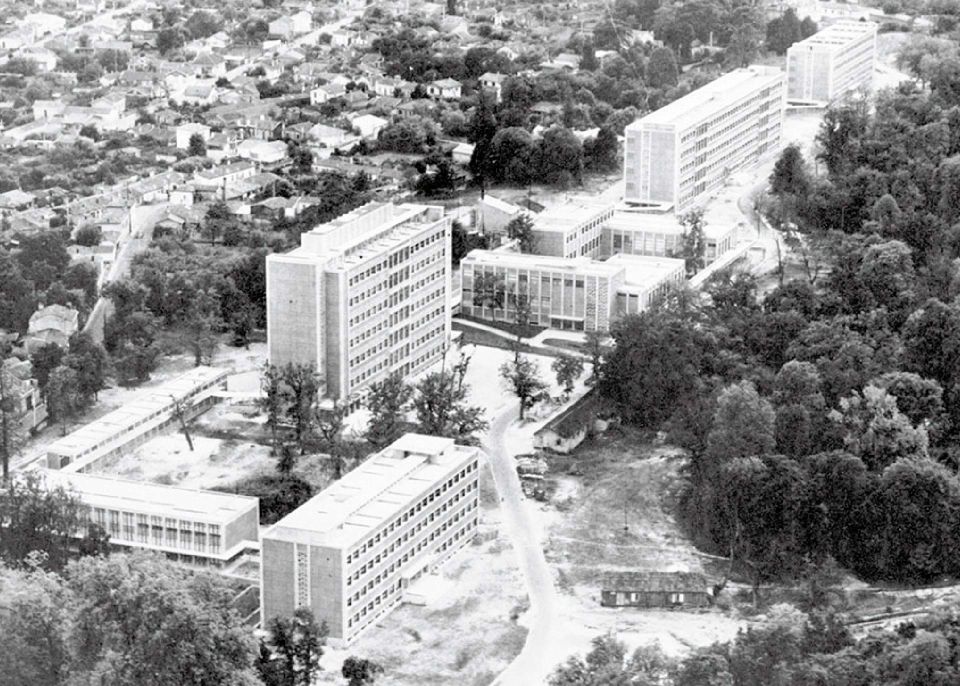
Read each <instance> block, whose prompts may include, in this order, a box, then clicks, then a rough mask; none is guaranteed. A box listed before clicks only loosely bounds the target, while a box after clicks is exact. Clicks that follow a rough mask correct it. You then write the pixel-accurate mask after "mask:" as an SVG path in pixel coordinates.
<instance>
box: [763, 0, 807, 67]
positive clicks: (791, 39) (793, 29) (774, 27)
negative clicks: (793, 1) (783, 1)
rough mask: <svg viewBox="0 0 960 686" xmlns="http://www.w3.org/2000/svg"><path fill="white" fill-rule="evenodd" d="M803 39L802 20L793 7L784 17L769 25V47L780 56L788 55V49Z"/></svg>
mask: <svg viewBox="0 0 960 686" xmlns="http://www.w3.org/2000/svg"><path fill="white" fill-rule="evenodd" d="M802 37H803V35H802V31H801V27H800V19H799V18H798V17H797V12H796V10H794V9H793V8H792V7H790V8H788V9H787V10H786V11H785V12H784V13H783V16H781V17H776V18H774V19H772V20H771V21H770V22H769V23H767V47H768V48H769V49H770V50H772V51H774V52H775V53H777V54H778V55H784V54H786V52H787V49H788V48H789V47H790V46H791V45H793V44H794V43H796V42H797V41H799V40H800V39H801V38H802Z"/></svg>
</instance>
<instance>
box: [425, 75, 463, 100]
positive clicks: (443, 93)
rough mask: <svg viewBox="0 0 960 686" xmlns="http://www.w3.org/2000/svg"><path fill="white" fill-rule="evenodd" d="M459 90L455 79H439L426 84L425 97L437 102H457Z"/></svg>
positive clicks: (458, 84) (459, 85) (460, 86)
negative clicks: (434, 99)
mask: <svg viewBox="0 0 960 686" xmlns="http://www.w3.org/2000/svg"><path fill="white" fill-rule="evenodd" d="M461 88H462V85H461V83H460V82H459V81H457V80H456V79H440V80H438V81H431V82H430V83H428V84H427V95H429V96H430V97H431V98H437V99H439V100H459V99H460V94H461Z"/></svg>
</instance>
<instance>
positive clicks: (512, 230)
mask: <svg viewBox="0 0 960 686" xmlns="http://www.w3.org/2000/svg"><path fill="white" fill-rule="evenodd" d="M505 230H506V233H507V238H509V239H511V240H514V239H516V240H517V242H518V245H519V246H520V252H522V253H529V252H532V251H533V244H534V237H533V220H532V219H531V218H530V215H529V214H527V213H526V212H521V213H520V214H518V215H517V216H516V217H514V218H513V219H511V220H510V221H509V222H507V226H506V228H505Z"/></svg>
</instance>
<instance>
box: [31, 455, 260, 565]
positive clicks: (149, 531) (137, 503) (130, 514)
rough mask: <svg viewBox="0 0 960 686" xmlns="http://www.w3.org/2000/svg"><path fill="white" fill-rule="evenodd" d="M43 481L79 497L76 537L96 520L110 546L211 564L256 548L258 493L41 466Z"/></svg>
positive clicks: (258, 524)
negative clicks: (177, 484)
mask: <svg viewBox="0 0 960 686" xmlns="http://www.w3.org/2000/svg"><path fill="white" fill-rule="evenodd" d="M43 482H44V484H46V486H47V488H57V487H61V486H62V487H63V488H65V489H67V490H69V491H71V492H72V493H73V494H74V495H76V497H77V498H78V500H79V501H80V503H81V505H82V511H81V515H82V525H81V527H80V530H79V531H78V532H77V534H78V536H83V535H84V534H85V533H86V529H87V523H88V522H89V523H93V524H98V525H100V526H101V527H102V528H103V530H104V531H106V532H107V533H108V534H109V535H110V544H111V546H116V547H119V548H125V549H144V550H155V551H157V552H161V553H164V554H165V555H167V556H168V557H170V558H172V559H174V560H177V561H179V562H185V563H188V564H195V565H207V566H216V567H222V566H223V565H225V564H227V563H228V562H230V561H231V560H234V559H236V558H237V557H238V556H239V555H241V554H242V553H244V552H245V551H246V550H248V549H256V548H257V541H258V537H259V528H260V501H259V499H257V498H253V497H250V496H245V495H233V494H230V493H218V492H216V491H200V490H193V489H187V488H177V487H174V486H163V485H160V484H153V483H149V482H144V481H128V480H125V479H116V478H113V477H109V476H98V475H93V474H77V473H68V472H63V471H55V470H44V471H43Z"/></svg>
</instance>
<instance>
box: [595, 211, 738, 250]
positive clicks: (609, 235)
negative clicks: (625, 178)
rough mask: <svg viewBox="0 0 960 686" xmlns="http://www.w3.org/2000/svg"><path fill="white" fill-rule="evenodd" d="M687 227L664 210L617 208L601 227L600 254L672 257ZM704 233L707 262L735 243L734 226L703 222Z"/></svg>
mask: <svg viewBox="0 0 960 686" xmlns="http://www.w3.org/2000/svg"><path fill="white" fill-rule="evenodd" d="M686 231H687V229H686V227H685V226H683V224H681V223H680V220H679V219H678V218H677V217H676V215H674V214H672V213H667V212H659V213H653V212H638V211H636V210H631V209H630V208H629V207H622V208H619V207H618V208H617V211H616V213H614V215H613V217H612V218H611V219H609V220H608V221H607V224H606V226H604V229H603V241H602V243H601V246H600V255H601V257H609V256H611V255H616V254H620V253H623V254H625V255H648V256H651V257H672V256H674V255H679V254H680V252H681V251H682V249H683V239H684V234H685V233H686ZM703 233H704V240H705V246H704V255H703V257H704V262H705V264H710V263H711V262H713V261H714V260H716V259H717V258H719V257H720V256H721V255H723V254H724V253H726V252H727V251H728V250H731V249H733V248H734V247H735V246H736V242H737V227H736V226H735V225H727V226H719V225H716V224H710V223H707V224H706V225H705V226H704V228H703Z"/></svg>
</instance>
